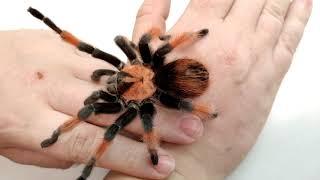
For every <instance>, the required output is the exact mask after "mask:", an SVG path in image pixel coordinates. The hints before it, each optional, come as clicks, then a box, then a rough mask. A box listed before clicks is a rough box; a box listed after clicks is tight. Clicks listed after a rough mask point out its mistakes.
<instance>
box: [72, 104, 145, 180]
mask: <svg viewBox="0 0 320 180" xmlns="http://www.w3.org/2000/svg"><path fill="white" fill-rule="evenodd" d="M138 111H139V107H138V105H137V104H136V103H135V102H133V101H132V102H129V104H128V109H127V110H126V111H125V112H124V113H123V114H121V115H120V116H119V117H118V118H117V119H116V121H115V122H114V123H113V124H112V125H111V126H110V127H109V128H108V129H107V131H106V132H105V134H104V139H103V142H102V143H101V145H100V146H99V147H98V149H97V151H96V153H95V155H94V156H93V157H92V158H91V159H90V161H89V162H88V163H87V165H86V166H85V168H84V169H83V171H82V174H81V176H80V177H79V178H78V179H77V180H85V179H87V178H88V177H89V176H90V174H91V171H92V169H93V167H94V165H95V163H96V161H97V160H98V159H99V158H100V157H101V156H102V154H103V153H104V152H105V151H106V149H107V148H108V146H109V145H110V144H111V142H112V140H113V139H114V138H115V136H116V135H117V134H118V133H119V132H120V130H121V129H123V128H124V127H125V126H127V125H128V124H129V123H130V122H132V120H133V119H134V118H135V117H136V116H137V114H138Z"/></svg>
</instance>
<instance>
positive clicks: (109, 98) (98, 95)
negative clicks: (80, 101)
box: [84, 90, 118, 105]
mask: <svg viewBox="0 0 320 180" xmlns="http://www.w3.org/2000/svg"><path fill="white" fill-rule="evenodd" d="M99 99H102V100H104V101H106V102H117V101H118V97H117V96H114V95H112V94H109V93H108V92H106V91H103V90H98V91H94V92H93V93H92V94H91V95H90V96H89V97H87V99H86V100H85V101H84V105H88V104H92V103H95V102H97V101H98V100H99Z"/></svg>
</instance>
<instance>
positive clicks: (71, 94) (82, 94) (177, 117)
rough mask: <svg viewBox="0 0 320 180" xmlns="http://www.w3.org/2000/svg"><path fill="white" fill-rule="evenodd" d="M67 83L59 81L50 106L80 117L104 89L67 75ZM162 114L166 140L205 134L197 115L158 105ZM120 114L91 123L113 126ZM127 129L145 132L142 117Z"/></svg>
mask: <svg viewBox="0 0 320 180" xmlns="http://www.w3.org/2000/svg"><path fill="white" fill-rule="evenodd" d="M63 81H64V82H63V83H61V84H60V83H56V84H55V86H54V87H52V88H51V89H52V90H51V91H50V92H51V93H50V96H49V97H48V99H49V104H50V106H51V107H52V108H53V109H55V110H57V111H59V112H63V113H65V114H68V115H70V116H76V115H77V114H78V111H79V110H80V109H81V108H82V107H83V106H84V105H83V102H84V100H85V99H86V98H87V97H88V96H89V95H90V94H91V93H92V92H94V91H96V90H98V89H103V88H104V87H103V85H101V86H99V85H97V84H94V83H90V82H88V81H83V80H80V79H76V78H68V77H65V78H64V79H63ZM158 112H159V113H158V114H157V116H156V119H155V123H156V128H157V131H158V133H159V136H160V137H161V139H162V140H164V141H167V142H172V143H178V144H186V143H191V142H194V141H195V140H196V139H197V138H199V137H200V136H201V135H202V133H203V125H202V123H201V120H200V119H199V118H197V117H194V116H191V115H186V116H181V113H176V111H168V110H165V109H164V108H158ZM117 116H118V114H106V115H98V116H97V117H94V118H91V119H90V122H92V123H93V124H97V125H110V124H112V123H113V122H114V120H115V119H116V117H117ZM125 129H126V130H128V131H130V132H132V133H135V134H139V135H142V134H143V126H142V124H141V120H140V119H139V118H136V119H135V120H134V121H133V122H132V123H131V124H130V125H128V126H127V127H126V128H125Z"/></svg>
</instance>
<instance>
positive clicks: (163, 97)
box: [154, 89, 218, 119]
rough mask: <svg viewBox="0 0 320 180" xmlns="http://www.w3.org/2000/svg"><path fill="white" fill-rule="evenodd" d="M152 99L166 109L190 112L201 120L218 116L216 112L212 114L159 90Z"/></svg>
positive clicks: (190, 102) (201, 107) (188, 101)
mask: <svg viewBox="0 0 320 180" xmlns="http://www.w3.org/2000/svg"><path fill="white" fill-rule="evenodd" d="M154 97H155V98H156V99H157V100H159V101H160V102H161V104H163V105H164V106H166V107H168V108H172V109H176V110H182V111H186V112H191V113H193V114H195V115H197V116H200V117H201V118H203V119H213V118H216V117H217V116H218V113H216V112H213V113H212V112H211V111H210V110H207V109H205V108H203V106H200V105H196V104H193V103H192V101H190V100H187V99H182V98H179V97H178V96H173V95H170V94H168V93H166V92H165V91H162V90H160V89H157V90H156V92H155V94H154ZM203 109H204V110H203Z"/></svg>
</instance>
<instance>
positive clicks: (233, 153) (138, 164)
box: [0, 0, 312, 180]
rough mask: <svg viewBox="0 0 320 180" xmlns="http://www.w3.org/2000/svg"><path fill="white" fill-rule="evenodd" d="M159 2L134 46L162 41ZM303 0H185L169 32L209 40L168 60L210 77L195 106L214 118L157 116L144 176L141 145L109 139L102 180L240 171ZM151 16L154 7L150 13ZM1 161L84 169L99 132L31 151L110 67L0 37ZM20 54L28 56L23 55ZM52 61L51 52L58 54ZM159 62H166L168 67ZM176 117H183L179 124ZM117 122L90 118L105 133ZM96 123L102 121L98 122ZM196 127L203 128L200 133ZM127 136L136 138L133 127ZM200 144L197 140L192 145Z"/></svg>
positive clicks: (44, 38) (295, 31) (300, 22)
mask: <svg viewBox="0 0 320 180" xmlns="http://www.w3.org/2000/svg"><path fill="white" fill-rule="evenodd" d="M169 5H170V2H169V1H168V0H163V1H156V0H146V1H145V2H144V4H143V6H142V8H141V10H140V11H139V15H138V18H137V23H136V26H135V31H134V37H133V40H134V41H135V42H136V41H137V40H138V39H139V37H140V36H141V34H143V33H144V32H146V31H147V30H148V29H150V28H151V27H155V26H157V27H159V28H161V29H162V31H163V32H165V31H166V30H165V19H166V17H167V16H168V12H169ZM311 6H312V2H311V0H295V1H294V2H293V3H290V1H289V0H254V1H252V0H237V1H235V3H233V1H232V0H215V1H213V0H192V1H190V5H189V6H188V8H187V10H186V11H185V13H184V15H183V16H182V18H181V19H180V20H179V21H178V23H177V24H176V25H175V26H174V27H173V29H171V30H170V31H169V32H168V33H173V34H175V33H179V32H181V31H186V30H190V31H192V30H198V29H201V28H209V29H210V33H209V36H208V37H206V38H205V39H203V40H201V42H197V43H196V44H194V45H193V46H192V47H190V48H187V49H178V50H177V51H175V52H174V53H173V54H172V55H174V56H187V57H191V58H196V59H197V60H199V61H200V62H202V63H203V64H205V65H206V67H207V68H208V70H209V72H210V75H211V77H210V79H211V83H210V87H209V89H208V91H207V92H206V93H205V94H204V95H203V96H201V97H200V98H198V99H197V100H196V101H197V102H203V103H207V104H210V105H211V106H212V107H214V108H215V109H217V110H218V112H219V117H218V118H217V119H215V120H213V121H207V122H205V123H204V126H203V124H202V123H201V121H200V120H199V119H197V118H195V117H193V116H190V115H187V114H183V113H177V112H175V111H169V110H164V109H163V108H161V109H159V112H158V116H157V127H158V132H159V134H160V136H161V137H162V138H163V140H164V141H166V142H171V143H179V144H188V143H191V142H194V141H195V140H197V141H196V142H195V143H193V144H192V145H183V146H181V145H174V144H169V143H163V144H162V147H163V148H164V150H163V149H161V150H160V155H161V156H160V161H159V165H158V166H157V167H153V166H152V165H151V163H150V162H149V161H148V156H147V151H146V148H145V146H144V145H143V144H142V143H140V142H137V141H135V140H133V139H130V138H127V137H125V136H118V137H117V138H116V139H115V142H114V143H113V145H112V146H111V147H110V149H109V150H108V153H105V154H104V155H103V157H102V159H101V160H99V162H98V166H101V167H104V168H109V169H112V170H115V171H117V172H121V173H124V174H129V175H131V176H126V175H124V174H121V173H115V171H113V172H112V173H110V174H109V175H108V176H107V177H106V178H107V179H122V180H124V179H136V178H134V177H133V176H135V177H141V178H147V179H163V178H165V177H167V176H168V175H169V174H170V173H172V171H173V173H172V174H171V175H170V177H169V179H184V180H186V179H203V180H206V179H211V180H212V179H213V178H215V179H223V178H224V177H225V176H227V175H228V174H230V172H231V171H232V170H233V169H234V168H235V167H236V166H237V165H238V164H239V163H240V162H241V160H242V159H243V158H244V157H245V155H246V153H247V152H248V151H249V150H250V148H251V147H252V145H253V144H254V142H255V140H256V137H257V136H258V134H259V132H260V130H261V128H262V127H263V125H264V123H265V121H266V119H267V116H268V113H269V111H270V109H271V106H272V102H273V100H274V97H275V95H276V92H277V90H278V87H279V85H280V83H281V80H282V78H283V77H284V75H285V73H286V72H287V70H288V68H289V65H290V63H291V60H292V57H293V54H294V52H295V49H296V47H297V45H298V43H299V40H300V38H301V36H302V33H303V30H304V27H305V24H306V22H307V19H308V17H309V15H310V13H311ZM155 7H156V8H155ZM0 38H1V43H0V52H1V54H2V56H3V57H4V58H3V59H2V60H1V70H0V75H1V76H0V77H1V82H2V84H1V88H0V92H1V93H0V97H1V99H2V103H1V105H0V107H1V108H0V109H1V110H0V119H1V121H0V154H1V155H3V156H5V157H8V158H10V159H11V160H13V161H15V162H18V163H22V164H33V165H38V166H44V167H57V168H68V167H70V166H71V165H72V164H73V163H84V162H86V161H87V159H88V158H89V156H90V154H91V152H93V151H94V149H95V148H96V147H97V146H98V145H99V143H100V141H101V138H102V137H103V133H104V130H103V129H101V128H99V127H96V126H94V125H90V124H86V123H82V124H81V125H79V126H78V127H77V128H75V129H74V130H72V131H71V132H69V133H67V134H65V135H63V136H61V138H60V139H59V141H58V142H57V143H56V144H55V145H54V146H52V147H50V148H48V149H45V150H43V149H41V148H40V145H39V144H40V142H41V141H42V140H43V139H45V138H47V137H48V136H49V135H50V134H51V132H52V131H53V130H54V129H55V128H56V127H58V126H59V125H60V124H61V123H63V122H64V121H66V120H67V119H69V118H70V116H74V115H76V113H77V111H78V110H79V109H80V108H81V107H82V105H83V103H82V102H83V100H84V99H85V98H86V97H87V96H88V95H89V94H90V93H91V92H92V91H94V90H96V89H99V88H101V87H100V86H99V85H96V84H93V83H91V82H90V74H91V73H92V71H94V70H95V69H98V68H104V67H105V68H111V66H110V65H108V64H106V63H104V62H102V61H98V60H94V59H93V58H91V57H90V56H87V55H85V54H83V53H80V52H78V51H76V50H75V49H74V48H73V47H71V46H70V45H68V44H66V43H64V42H62V41H61V40H60V39H59V38H58V36H57V35H55V34H54V33H52V32H49V31H48V32H47V31H16V32H1V33H0ZM25 47H28V48H25ZM57 52H59V53H57ZM170 57H171V56H169V57H168V59H169V61H170V59H172V57H171V58H170ZM181 116H183V117H182V118H181ZM115 117H116V116H114V115H110V116H109V115H108V116H104V117H103V118H102V117H100V118H99V120H98V121H99V122H100V123H103V124H110V123H112V122H111V119H115ZM101 119H104V120H101ZM204 127H205V128H204ZM126 130H128V131H129V132H131V133H135V134H141V133H142V129H141V124H140V122H139V121H135V122H133V123H132V124H131V125H130V126H129V127H128V128H127V129H126ZM200 136H201V137H200Z"/></svg>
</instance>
